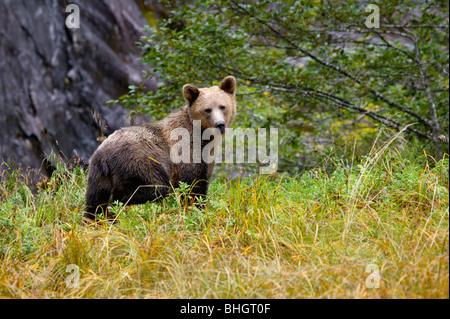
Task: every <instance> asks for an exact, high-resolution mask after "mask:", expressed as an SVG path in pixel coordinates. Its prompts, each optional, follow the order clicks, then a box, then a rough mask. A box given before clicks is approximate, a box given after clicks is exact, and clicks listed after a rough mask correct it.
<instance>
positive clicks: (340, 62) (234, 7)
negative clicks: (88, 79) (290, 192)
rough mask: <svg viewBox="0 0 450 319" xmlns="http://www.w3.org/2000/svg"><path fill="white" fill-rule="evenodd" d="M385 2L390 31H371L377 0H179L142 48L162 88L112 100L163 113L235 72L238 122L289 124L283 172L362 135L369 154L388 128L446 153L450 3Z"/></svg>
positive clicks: (283, 130) (384, 20) (384, 25)
mask: <svg viewBox="0 0 450 319" xmlns="http://www.w3.org/2000/svg"><path fill="white" fill-rule="evenodd" d="M378 5H379V8H380V16H381V28H380V29H368V28H367V27H366V26H365V21H366V18H367V16H368V15H369V13H366V11H365V7H366V4H365V3H363V2H361V1H356V0H352V1H345V2H333V1H332V2H329V1H284V2H276V3H275V2H272V1H266V0H264V1H257V2H251V3H248V4H245V3H241V2H237V1H193V2H190V3H189V4H182V3H179V2H177V1H168V3H167V7H170V8H175V9H173V10H172V11H171V12H170V17H169V18H168V19H166V20H162V21H158V24H157V25H156V26H153V27H147V28H146V30H147V32H148V35H146V36H144V37H143V38H142V42H141V43H140V46H141V48H142V50H143V57H142V61H143V63H145V64H149V65H150V66H151V67H152V68H153V69H152V70H151V73H152V74H158V75H159V81H160V83H159V84H158V87H159V88H158V90H157V91H156V92H148V93H146V92H144V91H143V90H141V89H142V88H136V87H131V88H130V93H129V94H128V95H125V96H123V97H121V98H120V99H119V100H116V101H111V103H123V104H124V106H125V107H127V108H129V109H131V110H132V112H133V114H135V113H136V112H144V113H148V114H151V115H152V116H153V117H155V118H161V117H163V116H165V115H166V114H167V113H168V112H169V111H171V110H172V109H174V108H176V107H179V106H181V105H183V104H184V101H183V97H182V94H181V88H182V86H183V85H184V84H185V83H192V82H193V83H194V84H197V85H199V86H210V85H213V84H218V82H215V81H218V80H220V79H221V78H223V77H224V76H226V75H229V74H232V75H234V76H235V77H237V78H238V82H239V83H238V96H237V97H238V102H239V114H238V117H237V119H236V125H237V126H243V127H254V128H256V127H269V126H275V127H278V128H280V147H279V152H280V166H281V169H283V170H289V171H291V172H295V171H300V170H301V169H303V168H305V167H308V166H311V165H312V166H314V165H316V164H317V162H318V157H319V158H320V156H321V154H319V155H318V153H317V152H316V149H317V148H319V149H325V151H329V150H330V148H331V147H332V145H334V146H337V145H342V144H346V142H347V141H348V140H354V139H355V138H356V139H358V140H360V141H362V142H363V143H361V144H360V145H361V146H360V148H359V149H357V150H356V152H357V153H358V154H359V155H362V154H366V153H367V152H368V151H369V149H370V146H371V145H372V142H373V140H374V138H375V136H376V132H377V129H376V127H377V126H379V125H383V126H385V127H388V128H391V129H394V130H395V131H398V130H400V129H402V128H403V127H405V126H406V125H408V124H412V123H414V124H413V125H412V126H410V127H408V128H406V130H405V132H406V133H408V134H409V136H412V137H414V138H420V139H421V141H422V146H424V145H425V143H426V142H427V141H432V142H433V144H431V145H430V146H434V149H433V152H434V154H435V156H437V157H438V158H439V157H440V156H441V155H442V153H443V152H446V151H447V152H448V133H446V132H448V120H446V118H447V117H448V105H449V99H448V85H449V81H448V51H449V48H448V40H449V38H448V5H447V4H446V3H445V2H442V1H427V2H420V1H419V2H417V1H411V2H405V1H389V2H380V3H378ZM432 103H434V104H435V106H436V107H435V109H433V107H432ZM386 132H387V133H386V134H387V136H386V138H387V137H389V135H391V134H392V133H391V132H389V131H386ZM442 134H443V135H444V136H446V139H447V143H446V144H445V143H442V142H441V139H442V136H441V139H439V136H440V135H442ZM349 154H351V152H349V153H347V154H346V156H348V155H349Z"/></svg>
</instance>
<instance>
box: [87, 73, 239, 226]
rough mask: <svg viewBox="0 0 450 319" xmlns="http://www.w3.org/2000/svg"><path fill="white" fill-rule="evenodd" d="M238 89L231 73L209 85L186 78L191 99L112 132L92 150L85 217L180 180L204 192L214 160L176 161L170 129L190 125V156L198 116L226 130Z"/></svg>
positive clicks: (166, 189)
mask: <svg viewBox="0 0 450 319" xmlns="http://www.w3.org/2000/svg"><path fill="white" fill-rule="evenodd" d="M235 90H236V80H235V78H234V77H232V76H228V77H226V78H225V79H223V81H222V83H221V84H220V86H213V87H210V88H203V89H199V88H197V87H195V86H194V85H191V84H186V85H185V86H184V87H183V95H184V97H185V99H186V100H187V102H188V105H186V106H184V107H183V108H181V109H179V110H177V111H174V112H173V113H171V114H169V115H168V116H167V117H166V118H165V119H163V120H161V121H158V122H154V123H150V124H145V125H142V126H131V127H126V128H122V129H120V130H118V131H116V132H114V133H113V134H112V135H110V136H109V137H108V138H107V139H106V140H105V141H104V142H103V143H102V144H101V145H100V146H99V147H98V149H97V150H96V151H95V153H94V154H93V155H92V159H91V163H90V166H89V174H88V187H87V192H86V213H85V214H84V217H85V218H86V219H90V220H92V219H95V217H96V215H97V214H99V213H101V212H107V206H108V203H111V202H113V201H115V200H119V201H120V202H122V203H127V204H128V205H133V204H143V203H145V202H147V201H156V200H159V199H161V198H162V197H164V196H166V195H167V194H169V193H170V191H171V189H172V187H176V186H177V185H178V183H179V182H180V181H181V182H184V183H187V184H189V185H192V186H193V187H192V193H193V194H195V195H198V196H205V195H206V194H207V190H208V183H209V182H208V181H209V178H210V176H211V174H212V171H213V167H214V162H212V163H210V164H207V163H206V162H205V161H204V160H203V158H202V160H201V163H193V162H192V161H191V162H189V163H179V164H176V163H173V162H172V161H171V158H170V150H171V147H172V146H173V145H174V144H175V143H177V141H174V140H172V139H171V138H170V133H171V131H172V130H173V129H175V128H180V127H182V128H185V129H187V130H188V131H189V134H190V137H191V159H192V158H193V157H192V151H193V147H192V143H193V121H194V120H200V121H201V128H202V130H205V129H207V128H213V127H215V128H217V129H219V130H220V132H221V133H222V134H223V133H224V131H225V127H229V126H230V124H231V122H232V121H233V119H234V117H235V115H236V99H235ZM200 138H201V137H200ZM205 142H208V141H203V143H202V144H201V145H202V150H203V147H204V146H205V144H206V143H205ZM109 217H111V216H109Z"/></svg>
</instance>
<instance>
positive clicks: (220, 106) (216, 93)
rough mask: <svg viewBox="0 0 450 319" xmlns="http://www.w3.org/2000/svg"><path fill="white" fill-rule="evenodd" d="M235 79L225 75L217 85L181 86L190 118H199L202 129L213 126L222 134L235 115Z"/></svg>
mask: <svg viewBox="0 0 450 319" xmlns="http://www.w3.org/2000/svg"><path fill="white" fill-rule="evenodd" d="M235 93H236V79H235V78H234V76H227V77H226V78H224V79H223V80H222V83H220V85H219V86H212V87H209V88H203V89H199V88H197V87H196V86H194V85H192V84H186V85H185V86H183V95H184V97H185V99H186V101H187V102H188V112H189V115H190V117H191V119H192V120H200V121H201V126H202V129H207V128H212V127H215V128H217V129H219V131H220V132H221V133H222V134H224V133H225V128H227V127H230V125H231V122H233V120H234V117H235V116H236V95H235Z"/></svg>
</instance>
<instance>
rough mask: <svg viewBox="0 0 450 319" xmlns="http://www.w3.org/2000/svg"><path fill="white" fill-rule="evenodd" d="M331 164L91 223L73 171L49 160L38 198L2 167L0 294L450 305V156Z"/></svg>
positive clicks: (78, 173)
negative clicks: (52, 166) (202, 199)
mask: <svg viewBox="0 0 450 319" xmlns="http://www.w3.org/2000/svg"><path fill="white" fill-rule="evenodd" d="M333 164H334V165H335V167H336V169H335V170H334V171H333V173H332V174H327V173H326V172H324V171H322V170H321V169H319V168H317V169H312V170H310V171H308V172H306V173H305V174H302V175H300V176H293V177H292V176H291V177H287V176H285V175H282V174H279V175H278V176H264V175H260V176H254V177H249V178H246V179H237V180H232V181H231V182H227V181H226V180H225V179H223V178H216V179H215V180H214V181H213V182H212V184H211V186H210V196H209V199H208V203H207V205H206V209H205V210H203V211H202V210H198V209H196V208H194V207H184V206H183V205H182V203H181V201H180V198H181V195H182V194H183V192H185V191H186V190H183V189H180V190H176V192H175V193H174V194H173V195H172V196H171V197H170V198H168V199H167V200H165V201H164V202H163V203H160V204H150V203H148V204H145V205H141V206H132V207H123V206H121V205H119V204H116V205H114V206H113V210H114V211H115V212H116V214H117V223H115V224H113V223H110V222H102V223H100V224H98V225H97V226H83V224H82V222H81V213H82V210H83V205H84V194H85V189H86V172H84V171H83V170H82V169H79V168H76V169H74V170H73V171H69V170H68V169H67V168H66V166H65V165H64V164H62V163H60V164H58V165H57V169H56V171H55V172H54V173H53V176H52V178H51V180H50V181H49V182H48V183H47V184H46V186H45V187H43V189H42V190H40V191H39V192H38V193H33V192H32V191H31V189H30V188H29V187H27V186H26V185H25V184H24V183H21V182H20V180H21V178H22V177H23V176H21V175H22V174H24V173H23V172H21V171H18V170H15V171H8V172H6V171H5V172H3V175H4V176H3V177H4V182H2V184H1V186H0V192H1V202H0V247H1V248H0V260H1V265H0V297H3V298H449V237H448V233H449V178H448V164H449V163H448V156H446V157H445V158H444V160H442V161H440V162H438V163H435V162H434V161H433V159H432V158H430V157H429V156H427V154H425V153H423V154H418V155H417V154H416V155H415V156H411V155H407V154H406V155H405V153H404V152H403V151H398V150H397V149H395V148H393V147H391V148H388V149H386V148H380V149H378V150H374V151H373V152H372V153H371V154H369V155H368V156H367V157H364V158H362V159H361V160H358V162H353V163H352V162H351V161H350V160H349V161H344V160H343V159H340V157H337V158H336V159H334V160H333ZM377 278H379V280H377ZM377 284H379V287H378V288H377V287H376V286H377ZM374 286H375V287H374Z"/></svg>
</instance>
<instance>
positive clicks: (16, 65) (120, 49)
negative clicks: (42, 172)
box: [0, 0, 157, 168]
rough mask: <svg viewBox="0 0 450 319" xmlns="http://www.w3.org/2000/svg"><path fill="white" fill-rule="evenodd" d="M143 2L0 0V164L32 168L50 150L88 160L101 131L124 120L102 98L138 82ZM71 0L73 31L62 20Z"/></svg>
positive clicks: (123, 113) (149, 83)
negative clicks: (75, 16) (76, 19)
mask: <svg viewBox="0 0 450 319" xmlns="http://www.w3.org/2000/svg"><path fill="white" fill-rule="evenodd" d="M144 2H145V3H144ZM148 2H149V1H144V0H142V1H139V0H136V1H123V0H95V1H91V0H78V1H64V0H39V1H29V0H1V1H0V21H1V22H0V163H1V162H2V160H5V161H7V160H8V159H11V160H12V161H14V162H16V163H21V164H23V165H26V166H31V167H34V168H39V167H40V166H41V164H42V161H43V159H44V158H45V157H46V156H47V155H49V154H50V153H51V152H52V150H53V151H54V152H55V153H58V154H59V155H60V156H61V158H63V159H69V158H70V157H72V156H73V155H74V152H75V153H76V154H78V156H79V157H80V158H82V159H84V160H88V159H89V158H90V156H91V155H92V153H93V152H94V151H95V149H96V148H97V146H98V145H99V143H100V142H98V141H97V138H98V137H99V136H101V135H102V132H103V133H104V134H105V135H108V134H110V133H111V132H113V131H114V130H116V129H118V128H120V127H123V126H125V125H127V123H126V116H127V114H128V112H127V111H125V110H123V109H122V108H121V107H120V106H112V107H111V108H107V107H106V103H105V102H106V101H108V100H111V99H116V98H117V97H119V96H120V95H122V94H124V93H125V92H126V91H127V88H128V86H129V85H131V84H138V83H141V81H142V78H143V74H142V70H143V66H142V64H141V63H140V62H139V61H138V60H137V59H138V58H139V57H140V52H139V50H138V49H137V48H136V45H135V42H136V41H138V40H139V37H140V35H141V30H142V27H143V26H144V24H145V23H147V21H146V19H145V18H144V14H143V13H142V12H143V11H142V8H143V5H148ZM70 3H74V4H77V5H78V6H79V8H80V28H79V29H68V28H67V27H66V25H65V21H66V17H67V16H68V15H69V14H70V13H66V7H67V5H69V4H70ZM156 17H157V12H156ZM146 86H147V88H148V89H155V88H156V86H155V83H154V79H149V80H147V83H146ZM128 121H129V120H128Z"/></svg>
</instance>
